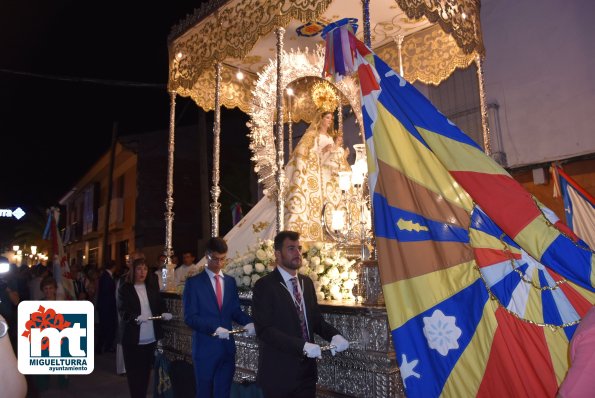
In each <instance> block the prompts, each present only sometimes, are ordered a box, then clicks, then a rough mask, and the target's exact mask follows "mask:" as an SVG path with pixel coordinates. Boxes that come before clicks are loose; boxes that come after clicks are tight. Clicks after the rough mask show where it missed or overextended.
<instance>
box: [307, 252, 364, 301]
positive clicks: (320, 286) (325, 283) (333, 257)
mask: <svg viewBox="0 0 595 398" xmlns="http://www.w3.org/2000/svg"><path fill="white" fill-rule="evenodd" d="M353 264H355V260H349V259H348V258H347V257H345V254H344V253H343V252H342V251H341V250H339V249H337V248H336V247H335V246H334V245H333V244H329V243H323V242H315V243H313V244H312V245H311V246H310V248H309V249H308V250H307V251H306V253H304V260H303V265H302V268H300V273H302V274H304V275H307V276H309V277H310V279H312V281H313V282H314V288H315V289H316V297H317V298H318V301H322V300H331V299H332V300H355V296H354V295H353V292H352V291H353V287H354V286H355V285H356V284H357V283H358V275H357V272H356V271H354V270H353V269H352V266H353Z"/></svg>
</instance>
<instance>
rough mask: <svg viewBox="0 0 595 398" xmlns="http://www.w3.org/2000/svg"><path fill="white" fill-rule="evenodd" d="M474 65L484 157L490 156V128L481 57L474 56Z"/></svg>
mask: <svg viewBox="0 0 595 398" xmlns="http://www.w3.org/2000/svg"><path fill="white" fill-rule="evenodd" d="M475 65H476V66H477V81H478V83H479V107H480V109H481V128H482V132H483V148H484V152H485V153H486V155H488V156H491V155H492V148H491V145H490V127H489V125H488V104H487V101H486V92H485V81H484V78H483V60H482V59H481V55H479V54H476V55H475Z"/></svg>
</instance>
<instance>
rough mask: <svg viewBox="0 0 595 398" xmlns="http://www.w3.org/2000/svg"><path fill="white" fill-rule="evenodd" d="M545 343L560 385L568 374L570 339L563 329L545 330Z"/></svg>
mask: <svg viewBox="0 0 595 398" xmlns="http://www.w3.org/2000/svg"><path fill="white" fill-rule="evenodd" d="M543 331H544V335H545V341H546V342H547V345H548V349H549V351H550V358H551V359H552V364H553V365H554V373H555V374H556V380H557V381H558V384H560V383H562V380H564V377H566V372H568V366H569V363H568V338H567V337H566V333H564V331H563V330H562V329H559V328H558V329H550V328H544V330H543Z"/></svg>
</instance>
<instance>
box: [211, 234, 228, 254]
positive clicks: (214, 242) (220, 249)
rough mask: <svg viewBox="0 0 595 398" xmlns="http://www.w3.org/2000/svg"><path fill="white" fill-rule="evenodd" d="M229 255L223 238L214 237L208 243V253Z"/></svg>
mask: <svg viewBox="0 0 595 398" xmlns="http://www.w3.org/2000/svg"><path fill="white" fill-rule="evenodd" d="M213 252H216V253H220V254H225V253H227V243H226V242H225V240H224V239H223V238H220V237H214V238H211V239H209V240H208V241H207V253H213Z"/></svg>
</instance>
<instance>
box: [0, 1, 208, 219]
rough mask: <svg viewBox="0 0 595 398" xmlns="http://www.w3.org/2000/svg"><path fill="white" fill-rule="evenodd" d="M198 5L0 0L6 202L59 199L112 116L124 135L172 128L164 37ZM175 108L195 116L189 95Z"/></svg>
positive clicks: (90, 158)
mask: <svg viewBox="0 0 595 398" xmlns="http://www.w3.org/2000/svg"><path fill="white" fill-rule="evenodd" d="M200 3H201V1H200V0H175V1H168V2H164V1H162V2H145V1H130V0H127V1H114V0H107V1H101V2H86V1H74V0H51V1H47V0H2V1H1V2H0V37H1V39H0V101H1V106H0V129H1V133H0V136H1V139H2V141H3V144H2V146H1V148H2V152H1V159H2V163H1V164H2V167H0V178H1V181H2V182H3V183H2V188H1V189H0V208H4V209H6V208H9V209H14V208H15V207H16V206H21V207H23V208H24V209H26V210H30V209H33V208H35V207H40V208H47V207H49V206H52V205H57V204H58V200H59V199H60V198H61V197H63V195H64V194H65V193H67V192H68V190H69V189H70V188H71V187H72V186H73V185H74V184H75V183H76V181H77V180H78V179H80V178H81V177H82V176H83V174H84V173H85V172H86V171H87V170H88V168H89V167H90V166H91V165H92V164H93V163H95V162H96V161H97V160H98V158H99V157H100V156H101V155H102V154H104V153H106V152H107V151H108V150H109V146H110V141H111V135H112V126H113V123H114V122H115V121H117V122H118V125H119V133H120V134H121V135H126V134H132V133H142V132H146V131H154V130H159V129H167V127H168V123H169V97H168V94H167V92H166V83H167V72H168V57H167V36H168V33H169V32H170V29H171V27H172V26H173V25H175V24H176V23H178V22H179V21H180V20H181V19H183V18H184V17H185V16H186V15H187V14H189V13H192V11H193V10H194V9H195V8H198V7H199V6H200ZM81 79H84V80H81ZM89 80H91V81H98V82H97V83H93V82H90V81H89ZM136 83H141V85H144V84H149V85H150V86H151V87H140V85H137V84H136ZM177 112H178V113H179V115H183V116H182V117H180V120H179V124H180V125H182V124H190V123H195V122H196V117H197V116H196V115H197V112H198V111H197V110H196V106H195V105H193V104H189V100H187V99H182V98H179V99H178V111H177ZM207 120H208V119H207ZM70 148H74V149H70ZM0 221H3V220H0ZM2 224H4V225H0V229H1V228H2V227H6V222H2Z"/></svg>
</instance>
